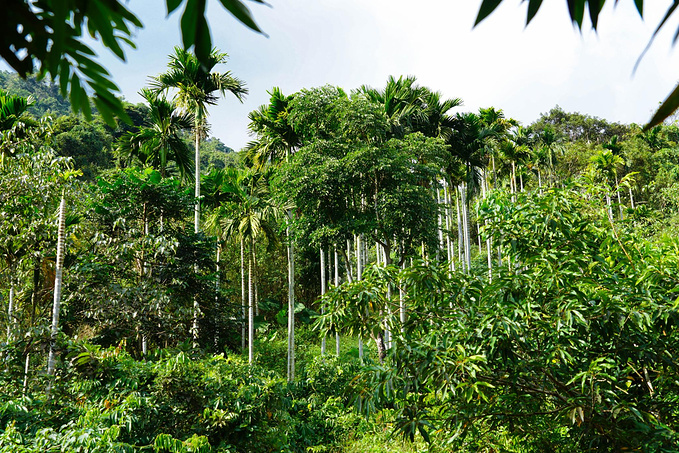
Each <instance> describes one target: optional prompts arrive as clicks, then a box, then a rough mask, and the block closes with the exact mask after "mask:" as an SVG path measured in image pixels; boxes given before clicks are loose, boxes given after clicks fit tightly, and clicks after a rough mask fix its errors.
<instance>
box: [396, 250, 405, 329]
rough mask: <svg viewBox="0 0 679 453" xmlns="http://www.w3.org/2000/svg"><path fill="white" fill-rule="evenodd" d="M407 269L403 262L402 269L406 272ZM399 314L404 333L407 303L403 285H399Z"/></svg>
mask: <svg viewBox="0 0 679 453" xmlns="http://www.w3.org/2000/svg"><path fill="white" fill-rule="evenodd" d="M405 268H406V262H405V260H403V264H401V269H402V270H405ZM398 313H399V320H400V321H401V333H403V329H404V324H405V323H406V302H405V291H404V288H403V283H401V285H399V288H398Z"/></svg>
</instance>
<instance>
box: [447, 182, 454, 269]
mask: <svg viewBox="0 0 679 453" xmlns="http://www.w3.org/2000/svg"><path fill="white" fill-rule="evenodd" d="M445 188H446V190H445V198H446V219H447V223H446V225H447V227H446V228H447V229H448V234H447V235H446V241H447V244H448V247H447V248H448V262H449V263H450V264H449V266H450V271H451V272H454V271H455V243H454V242H453V240H452V238H451V237H450V232H451V230H452V228H453V199H452V192H451V191H450V189H449V188H448V185H447V184H446V186H445Z"/></svg>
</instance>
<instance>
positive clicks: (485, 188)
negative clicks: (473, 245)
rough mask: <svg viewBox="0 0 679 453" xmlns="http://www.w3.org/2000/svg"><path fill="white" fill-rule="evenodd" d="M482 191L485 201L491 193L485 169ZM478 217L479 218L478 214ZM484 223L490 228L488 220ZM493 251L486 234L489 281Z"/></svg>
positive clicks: (491, 272) (491, 277) (491, 274)
mask: <svg viewBox="0 0 679 453" xmlns="http://www.w3.org/2000/svg"><path fill="white" fill-rule="evenodd" d="M481 191H482V194H481V196H482V197H483V199H484V200H485V199H486V196H487V194H488V192H490V188H489V187H488V178H487V177H486V171H485V169H484V171H483V181H482V183H481ZM477 216H478V212H477ZM483 223H484V225H486V226H488V220H487V219H486V220H484V221H483ZM480 237H481V231H480V229H479V238H480ZM492 250H493V246H492V244H491V242H490V236H488V234H486V257H487V259H488V279H489V280H492V279H493V259H492V256H491V255H492V253H493V252H492ZM480 253H481V248H480V247H479V254H480Z"/></svg>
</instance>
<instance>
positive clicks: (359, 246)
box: [354, 234, 363, 361]
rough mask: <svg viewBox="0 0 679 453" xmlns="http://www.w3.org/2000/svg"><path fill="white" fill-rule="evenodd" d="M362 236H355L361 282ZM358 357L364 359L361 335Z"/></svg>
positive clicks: (358, 272)
mask: <svg viewBox="0 0 679 453" xmlns="http://www.w3.org/2000/svg"><path fill="white" fill-rule="evenodd" d="M361 236H362V235H360V234H358V235H355V236H354V240H355V241H356V246H355V247H354V248H355V249H356V280H357V281H359V282H360V281H361V280H362V279H363V262H362V258H363V256H362V255H363V241H362V240H361ZM358 358H359V360H361V361H363V337H362V336H360V335H359V336H358Z"/></svg>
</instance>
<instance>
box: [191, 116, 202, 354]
mask: <svg viewBox="0 0 679 453" xmlns="http://www.w3.org/2000/svg"><path fill="white" fill-rule="evenodd" d="M194 132H195V134H194V135H195V155H194V159H195V161H194V162H195V174H196V187H195V191H194V196H195V197H196V204H195V206H194V215H193V232H194V233H196V234H198V232H199V231H200V120H199V117H198V115H196V127H195V131H194ZM194 270H195V272H196V274H198V264H196V265H195V269H194ZM199 316H200V306H199V304H198V295H194V296H193V322H192V323H191V336H192V337H193V346H194V347H197V346H198V317H199Z"/></svg>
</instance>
